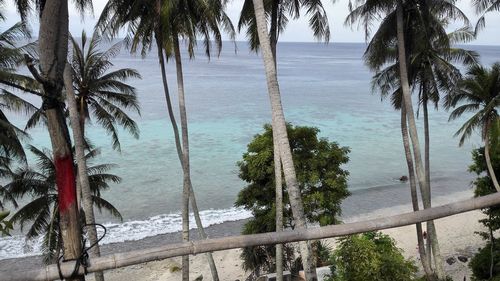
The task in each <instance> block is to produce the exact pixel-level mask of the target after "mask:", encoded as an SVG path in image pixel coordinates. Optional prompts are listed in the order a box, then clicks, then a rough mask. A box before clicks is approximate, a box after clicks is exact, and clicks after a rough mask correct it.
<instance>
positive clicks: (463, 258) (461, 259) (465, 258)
mask: <svg viewBox="0 0 500 281" xmlns="http://www.w3.org/2000/svg"><path fill="white" fill-rule="evenodd" d="M457 258H458V260H459V261H461V262H467V261H468V260H469V258H468V257H466V256H458V257H457Z"/></svg>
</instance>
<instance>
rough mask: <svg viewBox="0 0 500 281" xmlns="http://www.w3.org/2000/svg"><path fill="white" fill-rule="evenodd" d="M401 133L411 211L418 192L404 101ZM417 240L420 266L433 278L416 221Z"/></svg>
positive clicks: (414, 205) (420, 225)
mask: <svg viewBox="0 0 500 281" xmlns="http://www.w3.org/2000/svg"><path fill="white" fill-rule="evenodd" d="M401 134H402V137H403V147H404V150H405V156H406V164H407V166H408V178H409V181H410V194H411V203H412V206H413V211H415V212H416V211H418V210H419V206H418V194H417V183H416V181H415V170H414V165H413V156H412V155H411V149H410V140H409V139H408V125H407V118H406V109H405V106H404V103H403V104H401ZM415 226H416V229H417V242H418V253H419V255H420V261H421V263H422V267H423V269H424V272H425V276H426V278H427V280H428V281H432V280H433V279H434V273H433V272H432V268H431V266H430V262H429V258H428V256H430V252H427V253H426V251H425V242H424V238H423V233H422V223H417V224H416V225H415Z"/></svg>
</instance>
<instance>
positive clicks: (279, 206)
mask: <svg viewBox="0 0 500 281" xmlns="http://www.w3.org/2000/svg"><path fill="white" fill-rule="evenodd" d="M273 147H274V184H275V187H276V207H275V209H276V232H281V231H283V189H282V186H281V182H282V179H281V160H280V152H279V145H278V143H277V142H276V141H274V138H273ZM276 281H283V244H276Z"/></svg>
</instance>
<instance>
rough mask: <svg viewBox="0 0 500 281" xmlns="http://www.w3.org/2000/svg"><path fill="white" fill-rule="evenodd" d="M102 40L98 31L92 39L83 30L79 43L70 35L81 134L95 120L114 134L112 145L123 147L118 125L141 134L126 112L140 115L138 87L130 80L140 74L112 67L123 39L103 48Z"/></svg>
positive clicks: (71, 61) (128, 69)
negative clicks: (130, 82)
mask: <svg viewBox="0 0 500 281" xmlns="http://www.w3.org/2000/svg"><path fill="white" fill-rule="evenodd" d="M101 41H102V38H101V36H100V35H99V34H98V33H97V32H94V33H93V34H92V36H91V37H90V38H89V37H88V36H87V34H86V33H85V31H82V34H81V38H80V42H78V41H77V40H76V39H75V38H74V37H73V36H71V37H70V42H71V44H70V46H71V48H72V52H71V55H70V58H69V59H68V61H69V65H70V67H71V74H72V77H73V88H74V89H75V95H76V100H77V102H76V104H77V109H78V113H79V117H80V120H79V121H80V128H81V130H82V134H83V135H84V136H85V127H86V125H87V123H88V122H89V121H91V120H92V119H93V120H94V123H96V124H98V125H99V126H101V127H103V128H104V129H105V130H106V132H107V133H108V134H109V135H111V138H112V144H113V148H114V149H118V150H120V141H119V138H118V129H117V125H120V126H121V127H123V128H124V129H126V130H127V131H128V132H129V133H130V134H131V135H132V136H134V137H135V138H138V137H139V127H138V126H137V124H136V122H135V121H134V120H133V119H132V118H131V117H130V116H129V113H127V112H130V111H134V112H135V113H137V114H140V109H139V102H138V100H137V93H136V89H135V88H134V87H133V86H131V85H130V84H127V82H128V80H130V79H133V78H135V79H141V75H140V74H139V72H137V70H135V69H132V68H119V69H113V67H114V64H113V62H112V61H111V60H112V59H113V58H114V57H116V56H117V55H118V54H119V52H120V49H121V45H122V42H121V41H120V42H118V43H116V44H113V45H112V46H111V47H110V48H109V49H107V50H100V49H99V47H100V45H101ZM91 117H92V118H91Z"/></svg>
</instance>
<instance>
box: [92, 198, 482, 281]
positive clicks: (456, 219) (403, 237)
mask: <svg viewBox="0 0 500 281" xmlns="http://www.w3.org/2000/svg"><path fill="white" fill-rule="evenodd" d="M470 194H471V192H470V191H468V192H464V193H461V194H458V195H454V196H453V198H436V200H434V206H437V205H441V204H445V203H447V202H451V201H456V200H460V199H465V198H467V197H470V196H471V195H470ZM409 208H410V206H397V207H394V208H390V209H382V210H379V211H377V212H375V213H371V214H366V215H362V216H357V217H356V218H350V219H349V220H346V222H351V221H359V220H361V219H370V218H376V217H380V216H387V215H389V214H397V213H401V212H403V211H409ZM482 217H483V214H482V213H481V212H480V211H473V212H468V213H464V214H459V215H455V216H451V217H447V218H443V219H439V220H436V221H435V224H436V228H437V232H438V238H439V242H440V248H441V253H442V256H443V259H446V258H449V257H455V258H457V256H458V255H465V256H467V257H470V256H471V255H472V253H474V252H476V251H477V248H479V247H481V246H483V245H484V241H482V240H481V238H480V237H479V236H478V235H476V234H474V232H475V231H480V230H482V225H481V224H479V223H478V220H479V219H481V218H482ZM383 232H384V233H386V234H389V235H390V236H391V237H393V238H394V239H395V240H396V242H397V245H398V247H400V248H401V249H403V251H404V254H405V256H407V257H408V258H412V259H415V260H416V259H417V256H418V253H417V240H416V234H415V233H416V232H415V226H414V225H412V226H405V227H399V228H394V229H389V230H384V231H383ZM328 243H329V244H330V245H334V244H335V240H334V239H328ZM240 252H241V250H239V249H237V250H227V251H221V252H216V253H215V254H214V258H215V261H216V264H217V267H218V270H219V276H220V278H221V280H228V281H234V280H241V281H243V280H245V278H246V276H247V274H245V272H244V271H243V269H242V267H241V260H240V258H239V254H240ZM469 260H470V259H469ZM416 264H417V265H419V262H418V260H416ZM444 265H445V270H446V271H447V273H448V274H449V275H450V276H452V277H453V280H457V281H462V280H464V276H467V280H469V275H470V271H469V269H468V267H467V263H463V262H460V261H458V260H457V261H456V262H455V263H454V264H453V265H448V264H446V263H444ZM173 268H180V258H175V259H167V260H163V261H157V262H150V263H146V264H142V265H136V266H130V267H127V268H121V269H116V270H112V271H107V272H106V280H108V281H118V280H120V281H121V280H134V281H153V280H155V281H156V280H180V279H181V273H180V271H174V272H172V269H173ZM190 272H191V280H194V279H195V278H197V277H199V276H200V275H202V276H203V280H212V278H211V275H210V268H209V267H208V264H207V262H206V258H205V255H204V254H200V255H197V256H194V257H192V258H191V268H190ZM88 277H90V276H88ZM87 279H88V280H92V279H93V278H87Z"/></svg>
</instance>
